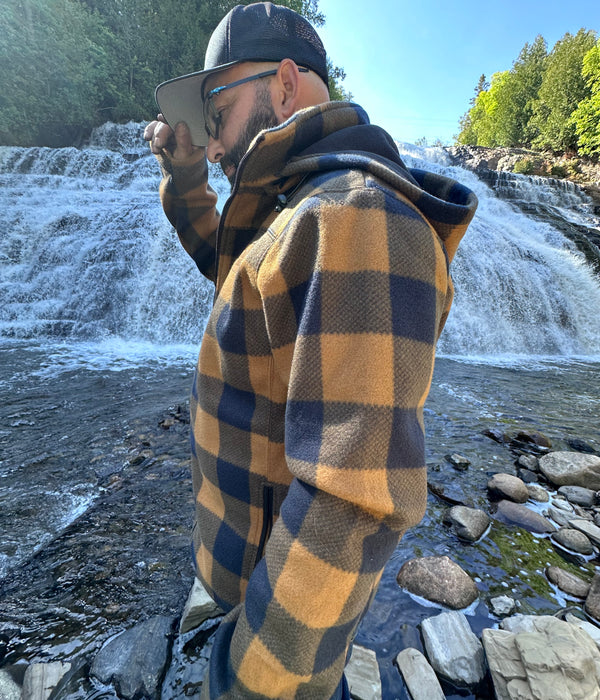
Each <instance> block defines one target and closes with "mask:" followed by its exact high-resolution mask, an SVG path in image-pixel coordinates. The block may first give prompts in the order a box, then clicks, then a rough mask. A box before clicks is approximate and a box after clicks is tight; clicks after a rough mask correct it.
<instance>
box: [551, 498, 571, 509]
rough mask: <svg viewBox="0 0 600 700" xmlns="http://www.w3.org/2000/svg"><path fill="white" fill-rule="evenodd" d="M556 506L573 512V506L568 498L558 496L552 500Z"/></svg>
mask: <svg viewBox="0 0 600 700" xmlns="http://www.w3.org/2000/svg"><path fill="white" fill-rule="evenodd" d="M552 504H553V505H554V507H555V508H558V509H559V510H564V512H565V513H573V506H572V505H571V504H570V503H569V501H567V499H566V498H563V497H561V496H558V495H557V497H556V498H555V499H554V500H553V501H552Z"/></svg>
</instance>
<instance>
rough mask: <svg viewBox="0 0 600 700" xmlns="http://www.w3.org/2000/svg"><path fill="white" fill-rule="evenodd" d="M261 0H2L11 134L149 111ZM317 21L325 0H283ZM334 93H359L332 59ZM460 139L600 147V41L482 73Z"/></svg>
mask: <svg viewBox="0 0 600 700" xmlns="http://www.w3.org/2000/svg"><path fill="white" fill-rule="evenodd" d="M240 1H242V2H244V3H245V4H247V3H248V2H249V1H250V0H3V2H2V4H1V6H0V59H1V60H2V65H3V66H4V67H5V72H4V74H3V78H2V82H3V89H2V91H1V92H0V145H17V146H64V145H79V144H81V143H82V142H83V141H84V140H85V138H86V137H87V136H88V135H89V133H90V131H91V129H92V128H94V127H95V126H98V125H100V124H103V123H104V122H107V121H113V122H117V123H119V122H126V121H130V120H133V121H146V120H148V119H150V118H152V117H153V116H154V115H155V113H156V105H155V102H154V88H155V86H156V85H157V84H158V83H160V82H162V81H163V80H167V79H169V78H172V77H174V76H177V75H182V74H185V73H189V72H193V71H195V70H198V69H200V68H201V67H202V63H203V56H204V51H205V48H206V44H207V42H208V39H209V37H210V34H211V32H212V30H213V29H214V27H215V26H216V25H217V23H218V22H219V20H220V19H221V18H222V17H223V15H224V14H226V12H227V11H228V10H229V9H231V7H233V6H234V5H236V4H239V2H240ZM279 1H280V2H281V3H282V4H285V5H288V6H289V7H291V8H293V9H294V10H296V11H298V12H300V13H301V14H303V15H304V16H305V17H307V18H308V19H309V20H310V21H311V22H312V23H313V24H314V25H315V26H316V27H321V26H323V23H324V17H323V14H322V13H321V12H320V10H319V6H318V2H319V0H279ZM330 76H331V77H330V95H331V97H332V99H343V98H348V97H350V96H349V95H348V94H347V93H346V91H345V90H344V88H343V86H342V81H343V79H344V77H345V74H344V71H343V69H342V68H340V67H337V66H333V65H332V64H331V63H330ZM458 129H459V133H458V135H457V136H456V142H457V143H458V144H465V145H475V146H488V147H495V146H509V147H521V148H531V149H535V150H551V151H553V152H554V153H570V154H577V155H585V156H590V157H592V158H594V159H597V158H598V157H599V156H600V40H599V39H598V36H597V33H596V32H595V31H593V30H587V29H581V30H580V31H579V32H577V34H574V35H572V34H569V33H566V34H565V35H564V36H563V37H562V38H561V39H560V40H559V41H557V42H556V44H555V45H554V46H553V47H552V48H551V49H550V50H548V46H547V43H546V41H545V39H544V38H543V37H542V36H538V37H537V38H536V39H535V41H534V42H533V43H531V44H529V43H526V44H525V46H524V47H523V48H522V49H521V51H520V53H519V55H518V57H517V58H516V59H515V61H514V63H513V65H512V67H511V68H510V69H509V70H504V71H501V72H498V73H494V74H493V75H492V76H491V78H490V80H489V81H488V80H487V78H486V76H485V75H482V76H481V77H480V79H479V82H478V84H477V86H476V88H475V94H474V96H473V98H472V100H471V104H470V107H469V108H468V111H467V112H466V113H465V114H464V116H463V117H462V119H461V122H460V124H459V125H458Z"/></svg>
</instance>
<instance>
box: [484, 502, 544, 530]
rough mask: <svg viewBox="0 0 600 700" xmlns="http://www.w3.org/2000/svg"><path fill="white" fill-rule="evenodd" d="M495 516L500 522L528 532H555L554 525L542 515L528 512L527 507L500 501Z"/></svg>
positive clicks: (531, 511)
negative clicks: (517, 526) (516, 526)
mask: <svg viewBox="0 0 600 700" xmlns="http://www.w3.org/2000/svg"><path fill="white" fill-rule="evenodd" d="M495 516H496V518H497V519H498V520H500V521H501V522H504V523H508V524H510V525H519V526H520V527H523V528H525V530H528V531H529V532H537V533H540V534H542V533H546V532H554V530H555V527H554V525H552V523H551V522H550V521H549V520H548V519H547V518H544V516H543V515H540V514H539V513H536V512H535V511H533V510H530V509H529V508H527V506H524V505H522V504H520V503H513V502H512V501H500V502H499V503H498V509H497V511H496V513H495Z"/></svg>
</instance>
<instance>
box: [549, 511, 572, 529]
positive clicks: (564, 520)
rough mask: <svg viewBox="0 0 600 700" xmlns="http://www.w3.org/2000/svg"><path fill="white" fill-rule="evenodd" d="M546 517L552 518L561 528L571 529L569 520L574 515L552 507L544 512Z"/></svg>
mask: <svg viewBox="0 0 600 700" xmlns="http://www.w3.org/2000/svg"><path fill="white" fill-rule="evenodd" d="M544 515H548V516H549V517H551V518H552V520H554V522H555V523H556V524H557V525H559V526H560V527H569V520H571V519H572V518H573V513H565V511H564V510H561V509H560V508H554V506H550V508H548V510H547V511H544Z"/></svg>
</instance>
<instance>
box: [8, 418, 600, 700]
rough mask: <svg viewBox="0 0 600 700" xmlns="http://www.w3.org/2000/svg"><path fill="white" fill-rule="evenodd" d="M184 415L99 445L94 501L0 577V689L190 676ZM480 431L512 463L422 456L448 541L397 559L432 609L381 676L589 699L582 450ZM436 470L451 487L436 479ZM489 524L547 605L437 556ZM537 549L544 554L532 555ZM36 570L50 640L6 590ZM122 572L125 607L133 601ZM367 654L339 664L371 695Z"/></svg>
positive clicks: (589, 606)
mask: <svg viewBox="0 0 600 700" xmlns="http://www.w3.org/2000/svg"><path fill="white" fill-rule="evenodd" d="M188 420H189V419H188V414H187V409H186V408H185V407H181V406H179V407H176V408H174V409H172V410H170V411H168V412H167V413H165V414H164V415H162V416H160V418H159V419H158V420H157V423H156V425H155V426H154V427H152V428H148V427H147V426H140V431H139V432H135V433H134V432H131V433H130V434H128V436H127V437H126V439H125V440H124V442H123V444H121V445H119V446H117V448H116V451H117V452H118V453H119V454H120V456H121V458H123V457H125V459H121V460H120V462H119V464H120V466H116V462H115V461H114V460H111V459H108V456H104V458H102V459H99V461H98V470H97V471H98V475H99V479H100V480H101V482H102V483H103V484H104V489H105V496H104V498H103V499H102V501H101V502H100V503H99V504H98V506H97V508H96V509H94V510H92V511H91V512H90V513H89V514H86V516H84V518H83V519H82V520H80V521H78V522H77V523H76V524H75V525H74V526H72V527H71V528H70V529H69V530H67V532H66V533H64V535H63V536H62V537H61V538H59V540H58V541H57V542H55V543H53V544H52V545H51V546H50V547H48V548H47V550H45V551H44V553H43V554H41V555H40V556H38V557H37V558H35V559H34V560H32V562H31V565H30V566H29V567H25V568H24V569H23V570H22V571H21V572H20V573H19V574H18V575H15V576H14V577H13V578H12V579H10V580H8V581H6V582H3V585H2V598H3V600H4V601H5V605H4V606H3V607H4V609H3V613H2V616H1V618H0V619H1V622H0V698H2V700H42V699H43V700H46V699H48V698H50V700H67V699H68V700H84V699H85V700H92V699H94V700H108V699H111V700H114V699H119V700H121V699H122V700H138V699H139V698H148V699H153V698H161V700H171V699H172V700H174V699H175V698H183V697H194V696H196V695H197V693H198V692H199V689H200V687H201V685H202V679H203V676H204V673H205V671H206V666H207V660H208V657H209V654H210V646H211V636H212V634H213V633H214V630H215V629H216V626H217V625H218V623H219V619H220V611H219V610H218V609H217V608H216V607H215V605H214V603H213V602H212V601H211V600H210V598H208V596H207V595H206V593H205V592H204V591H203V589H202V587H201V586H200V585H199V583H198V582H197V581H196V582H194V579H193V575H192V573H191V566H190V563H189V541H188V532H187V531H186V530H185V528H182V527H181V512H178V510H179V509H180V508H181V507H184V508H186V509H188V510H189V513H188V514H190V513H191V484H190V483H189V474H188V472H187V468H188V464H187V456H186V448H187V444H186V441H185V438H184V436H185V433H186V431H187V422H188ZM142 428H143V429H142ZM481 439H483V440H486V441H488V442H489V445H490V447H491V446H492V445H494V446H495V448H494V449H497V448H500V449H503V450H506V452H507V453H508V454H509V455H511V456H512V461H513V463H514V465H513V468H511V469H506V467H505V465H503V466H504V468H503V469H502V470H498V471H488V476H487V478H486V480H485V482H483V485H482V487H481V491H480V492H478V493H476V492H474V490H473V488H474V487H473V484H478V483H482V482H481V478H480V477H481V475H478V478H474V477H475V472H474V469H475V467H474V465H472V464H471V462H470V459H469V455H468V454H448V455H447V457H446V458H445V463H444V464H443V465H438V466H437V467H436V466H434V467H433V468H432V469H431V472H430V478H429V490H430V493H431V497H432V499H433V500H434V503H435V504H436V508H435V509H434V511H435V513H436V514H441V516H440V518H439V526H438V531H439V536H440V537H441V538H444V537H445V538H446V540H447V543H448V547H447V549H448V550H449V555H444V556H416V555H415V556H413V557H411V558H409V559H408V560H406V561H405V562H404V564H403V565H402V566H401V567H399V570H398V571H397V582H398V593H399V594H400V593H401V592H403V593H404V594H406V593H408V594H409V595H410V596H412V597H414V599H415V600H416V601H422V602H424V603H427V604H430V605H433V606H434V607H433V608H432V612H433V611H435V614H431V615H430V616H426V617H425V618H424V619H423V621H422V622H421V624H420V626H419V633H418V635H417V636H413V637H412V638H411V639H410V640H409V642H407V643H406V645H405V646H404V648H401V647H400V648H398V649H397V650H396V652H395V666H396V673H397V677H398V683H400V684H401V683H402V681H401V680H400V679H402V680H403V682H404V684H405V685H404V687H405V693H408V692H410V697H412V698H413V700H432V699H434V698H440V699H442V698H445V697H446V698H447V697H459V696H460V697H469V698H477V699H478V700H483V699H484V698H494V697H496V698H498V699H501V700H504V698H506V699H508V698H516V697H519V698H532V699H534V698H536V699H537V698H539V699H540V700H542V699H543V700H551V699H552V698H556V699H557V700H558V699H559V698H560V700H564V699H566V698H581V700H589V699H592V698H600V652H599V650H598V649H599V647H600V627H599V625H600V573H597V568H598V566H597V565H598V557H599V553H600V501H599V499H598V492H599V491H600V456H599V455H598V453H597V452H596V450H595V447H594V446H593V445H590V444H588V443H586V442H584V441H583V440H578V439H577V438H571V439H570V441H569V449H568V450H565V449H563V448H564V445H561V447H560V449H558V450H554V449H553V447H552V444H551V441H550V440H549V439H548V438H547V437H546V436H545V435H543V434H542V433H540V432H537V431H533V430H513V431H507V432H504V431H502V430H501V429H498V428H488V429H486V430H485V432H484V435H482V436H481ZM448 472H450V475H451V474H452V473H454V474H455V475H456V479H455V480H454V481H455V482H461V483H462V486H459V487H457V485H456V483H453V481H452V479H448V478H441V476H442V475H443V474H444V473H446V475H447V473H448ZM459 477H460V478H459ZM467 484H468V486H467ZM152 498H153V499H154V501H152ZM148 502H150V503H151V506H153V507H154V514H155V515H154V519H153V520H152V519H151V520H150V522H146V521H145V518H146V519H147V518H152V515H151V513H152V508H150V509H149V508H148ZM143 503H146V505H145V506H142V504H143ZM483 504H485V505H483ZM436 517H437V515H436ZM507 528H508V531H509V532H512V533H513V536H514V539H515V540H522V541H525V542H526V544H525V547H524V549H525V551H527V553H528V555H529V560H525V559H524V560H521V559H519V561H520V564H519V566H521V567H522V571H521V572H520V575H522V576H532V577H535V576H537V577H539V579H540V582H542V583H543V584H544V586H546V587H547V586H550V587H551V588H552V590H554V591H555V592H556V599H557V600H562V601H563V604H559V603H558V602H556V604H555V605H554V608H555V615H554V616H552V615H531V614H521V601H520V600H519V599H518V598H515V597H513V596H512V595H511V584H510V582H509V581H506V582H504V581H502V582H497V583H502V585H504V584H505V589H506V592H505V594H502V595H497V594H494V595H490V594H489V592H488V588H487V587H486V585H485V582H483V581H482V580H481V578H480V577H477V576H473V574H472V573H470V572H469V571H467V570H465V568H464V567H461V566H460V565H459V564H457V563H456V562H455V561H454V560H453V556H452V550H453V548H455V547H456V545H455V544H454V543H455V542H457V541H460V542H461V543H462V546H465V547H469V548H472V550H473V552H476V551H477V549H478V548H482V547H484V546H486V543H489V542H490V541H491V540H492V539H493V536H494V533H495V531H499V530H506V529H507ZM128 535H131V536H134V535H135V536H137V537H138V538H139V544H138V545H136V546H137V547H138V549H137V550H136V549H135V548H134V547H130V549H131V550H132V551H133V553H132V554H129V555H127V557H128V558H125V554H124V551H125V550H122V549H119V544H118V543H119V542H120V541H121V540H122V539H123V538H126V537H127V536H128ZM521 544H522V543H521ZM515 549H517V548H516V547H515ZM67 550H68V553H69V554H68V556H67V555H66V551H67ZM73 550H76V552H77V553H76V554H74V551H73ZM522 550H523V547H521V550H520V551H522ZM550 552H552V554H550ZM540 557H541V559H540ZM557 557H558V558H560V560H561V561H562V564H559V565H557V563H556V562H557ZM544 558H547V559H548V560H549V561H552V562H553V563H549V564H548V565H547V566H546V565H543V564H540V562H541V561H543V560H544ZM506 568H508V567H506ZM517 575H519V574H518V572H517ZM36 578H41V579H43V582H44V586H45V588H44V589H43V590H44V593H43V596H41V597H40V601H39V607H40V615H43V609H44V607H45V608H46V610H47V614H48V613H49V611H50V609H52V611H53V612H52V614H53V615H55V616H56V628H55V629H56V631H55V633H54V634H53V635H52V636H54V635H56V636H59V635H62V637H61V638H62V639H63V640H64V641H63V643H62V644H60V645H58V646H55V645H52V644H51V642H52V640H51V639H47V640H39V641H38V642H37V643H36V644H37V649H36V653H35V654H32V653H31V652H30V650H29V649H28V646H31V636H30V637H28V636H27V635H28V629H27V625H28V624H31V622H29V623H28V622H27V620H26V619H24V618H23V617H22V616H20V613H19V606H20V602H21V601H22V600H23V596H24V595H26V593H24V591H25V590H26V589H28V587H30V584H31V581H32V580H34V579H36ZM532 585H534V584H532ZM134 589H137V590H134ZM140 589H145V593H144V604H145V607H144V609H141V610H140V609H138V608H135V606H134V604H133V600H134V599H135V595H136V594H138V593H139V590H140ZM190 589H191V590H190ZM475 606H480V607H484V608H486V609H487V610H488V614H489V621H490V622H489V624H488V625H487V626H486V627H485V628H484V629H483V630H477V631H474V629H473V622H472V620H473V618H472V614H473V610H474V607H475ZM440 610H441V612H440ZM90 620H92V622H91V623H90ZM94 620H95V621H94ZM94 626H97V628H98V629H97V630H95V633H94V634H91V635H90V636H86V635H88V634H90V632H91V629H90V628H93V627H94ZM98 630H100V631H99V632H98ZM29 632H30V631H29ZM380 671H381V661H380V660H378V657H377V654H376V653H375V651H374V650H373V649H369V648H368V647H367V646H366V645H365V644H362V643H356V644H355V645H354V648H353V652H352V657H351V660H350V662H349V666H348V677H349V682H350V685H351V688H352V696H353V697H354V698H356V699H360V700H373V699H375V698H383V699H384V700H385V698H386V697H388V696H386V694H385V687H383V688H382V683H381V677H380V676H381V673H380ZM406 689H407V690H406ZM453 693H456V695H455V694H453ZM405 697H406V698H408V697H409V696H408V695H405Z"/></svg>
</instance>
